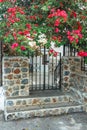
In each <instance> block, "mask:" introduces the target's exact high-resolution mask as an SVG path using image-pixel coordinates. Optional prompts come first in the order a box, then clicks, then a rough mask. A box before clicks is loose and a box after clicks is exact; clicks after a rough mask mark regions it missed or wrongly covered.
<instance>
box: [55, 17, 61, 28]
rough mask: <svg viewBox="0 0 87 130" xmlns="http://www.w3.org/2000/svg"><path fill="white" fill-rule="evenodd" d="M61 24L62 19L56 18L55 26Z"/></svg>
mask: <svg viewBox="0 0 87 130" xmlns="http://www.w3.org/2000/svg"><path fill="white" fill-rule="evenodd" d="M59 24H60V19H59V18H58V19H56V20H55V23H54V26H59Z"/></svg>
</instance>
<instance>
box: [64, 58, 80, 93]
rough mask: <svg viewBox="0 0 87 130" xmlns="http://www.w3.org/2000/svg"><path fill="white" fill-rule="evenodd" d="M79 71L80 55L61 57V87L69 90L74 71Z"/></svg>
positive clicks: (72, 84)
mask: <svg viewBox="0 0 87 130" xmlns="http://www.w3.org/2000/svg"><path fill="white" fill-rule="evenodd" d="M80 71H81V58H80V57H65V56H64V57H63V58H62V88H63V90H64V91H69V90H70V87H72V86H74V80H75V76H76V73H78V72H80Z"/></svg>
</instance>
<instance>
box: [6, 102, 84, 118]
mask: <svg viewBox="0 0 87 130" xmlns="http://www.w3.org/2000/svg"><path fill="white" fill-rule="evenodd" d="M82 111H85V106H84V105H73V104H72V106H71V105H69V106H68V105H67V106H55V107H50V106H49V107H46V108H40V109H34V110H27V111H15V112H7V111H5V113H4V114H5V120H6V121H8V120H16V119H21V118H23V119H26V118H31V117H44V116H55V115H61V114H67V113H73V112H82Z"/></svg>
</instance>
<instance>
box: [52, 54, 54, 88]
mask: <svg viewBox="0 0 87 130" xmlns="http://www.w3.org/2000/svg"><path fill="white" fill-rule="evenodd" d="M53 61H54V60H53V56H52V89H53V81H54V78H53V75H54V71H53V67H54V66H53Z"/></svg>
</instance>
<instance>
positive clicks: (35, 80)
mask: <svg viewBox="0 0 87 130" xmlns="http://www.w3.org/2000/svg"><path fill="white" fill-rule="evenodd" d="M35 61H36V62H35V90H37V51H36V52H35Z"/></svg>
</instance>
